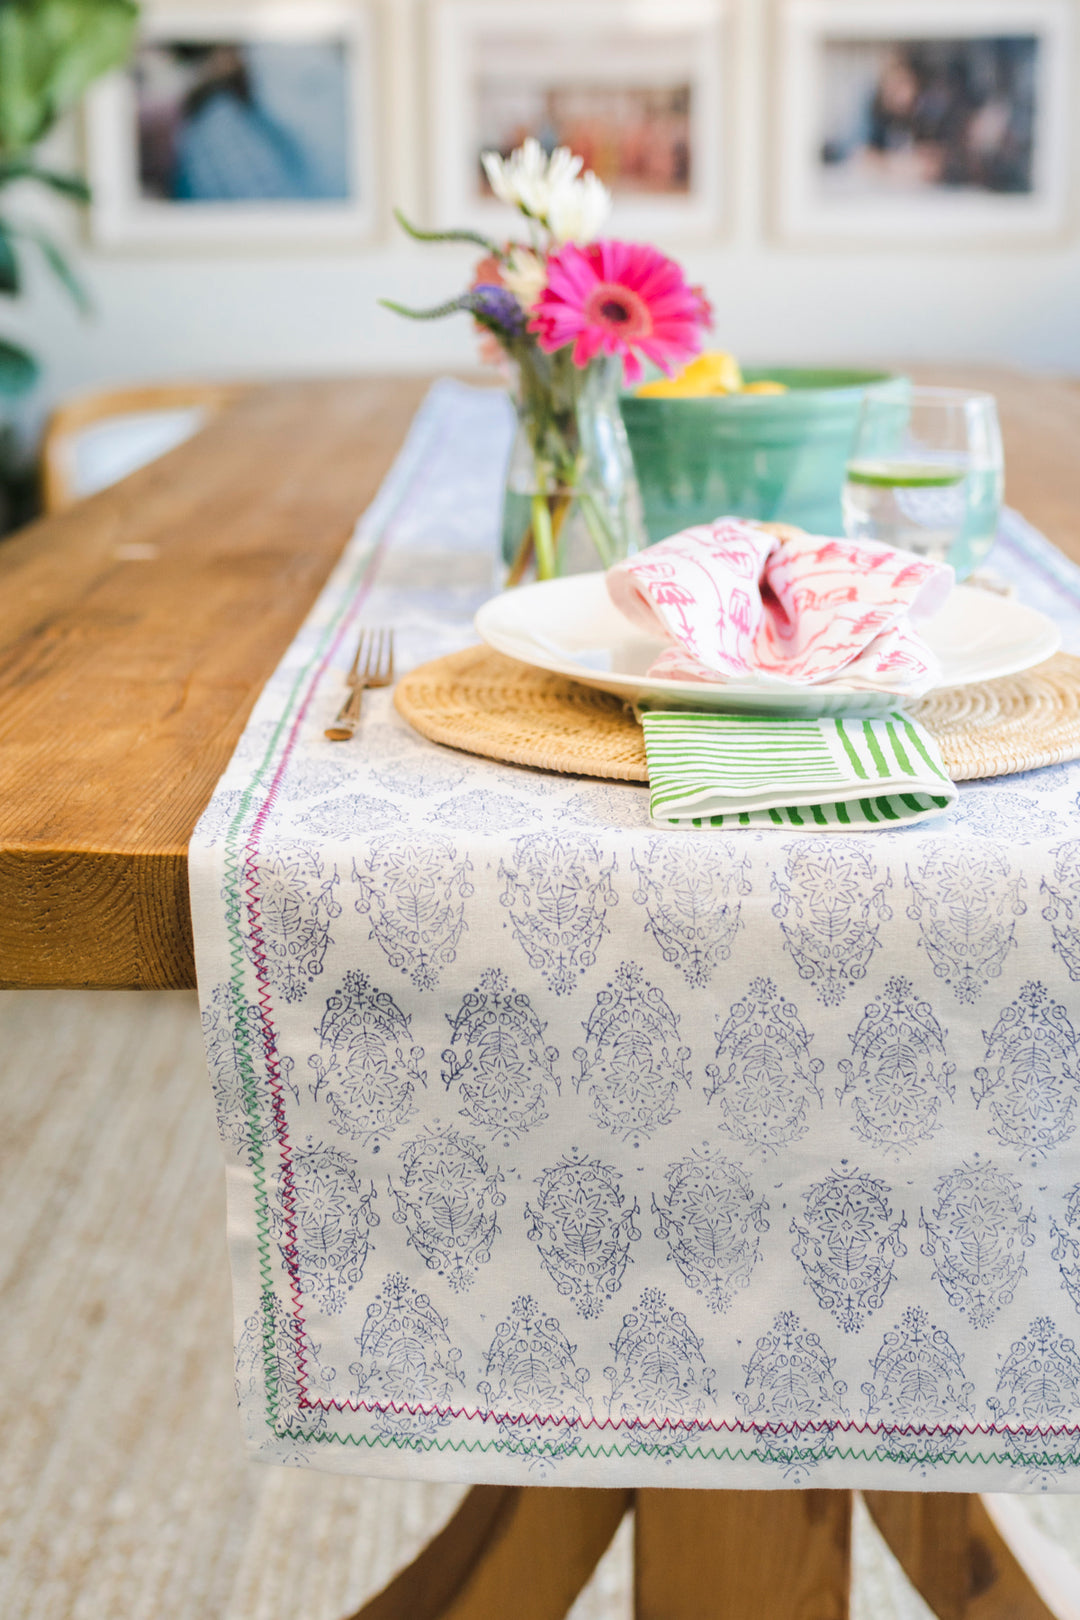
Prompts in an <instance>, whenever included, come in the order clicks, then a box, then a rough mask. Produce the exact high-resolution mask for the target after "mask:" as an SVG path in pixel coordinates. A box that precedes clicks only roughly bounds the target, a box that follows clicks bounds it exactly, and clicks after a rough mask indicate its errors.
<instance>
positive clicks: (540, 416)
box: [502, 350, 647, 585]
mask: <svg viewBox="0 0 1080 1620" xmlns="http://www.w3.org/2000/svg"><path fill="white" fill-rule="evenodd" d="M621 378H622V363H621V361H619V360H610V359H601V360H594V361H592V363H591V364H590V365H588V366H587V367H585V368H584V369H579V368H578V367H575V366H574V365H573V363H572V360H571V357H570V353H569V351H568V350H560V351H559V352H558V353H556V354H554V355H544V354H541V353H540V352H539V351H537V353H536V354H535V356H530V358H529V360H528V361H527V362H523V363H522V364H521V365H519V367H518V378H517V389H516V395H515V407H516V410H517V434H516V436H515V439H514V446H513V450H512V451H511V454H510V462H509V466H508V468H507V474H506V491H505V495H504V500H503V520H502V563H503V568H504V571H505V572H504V583H505V584H506V585H518V584H520V583H521V581H522V580H524V579H526V578H536V579H555V578H558V577H559V576H560V575H563V574H579V573H589V572H592V571H593V570H596V569H600V568H609V567H610V566H611V564H612V563H613V562H617V561H618V560H619V558H621V557H628V556H631V555H632V554H633V553H634V552H636V551H639V550H640V549H641V548H642V547H643V546H644V545H646V544H647V541H646V537H645V526H644V520H643V517H642V506H641V493H640V491H639V489H638V483H637V477H636V475H635V473H634V463H633V459H632V457H631V455H630V445H629V442H628V441H627V437H626V429H625V427H624V426H623V420H622V416H621V415H620V412H619V388H620V383H621Z"/></svg>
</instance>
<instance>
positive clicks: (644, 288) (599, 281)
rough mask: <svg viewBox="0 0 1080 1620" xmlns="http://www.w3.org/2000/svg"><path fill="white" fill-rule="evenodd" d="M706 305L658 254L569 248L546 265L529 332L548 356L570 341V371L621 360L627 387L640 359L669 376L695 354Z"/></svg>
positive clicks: (623, 247)
mask: <svg viewBox="0 0 1080 1620" xmlns="http://www.w3.org/2000/svg"><path fill="white" fill-rule="evenodd" d="M708 325H709V306H708V303H707V302H706V300H705V299H704V297H703V296H702V294H701V293H700V292H699V291H698V290H697V289H696V288H693V287H689V286H687V283H686V281H685V280H684V278H683V273H682V271H681V270H680V269H679V267H678V265H677V264H675V263H674V262H673V261H672V260H671V259H668V258H665V257H664V255H663V254H662V253H658V252H657V250H656V248H653V247H646V246H643V245H639V244H637V243H633V242H592V243H590V244H589V246H588V247H583V248H582V247H578V246H577V245H576V244H575V243H573V242H567V243H566V244H565V246H563V247H561V248H560V249H559V250H558V252H557V253H553V254H552V255H551V257H550V258H549V260H548V263H547V285H546V287H545V288H544V291H543V292H542V293H541V295H540V299H539V301H538V302H537V304H536V305H535V306H534V310H533V318H532V320H531V321H530V322H529V329H530V331H533V332H535V333H536V334H537V341H538V343H539V345H540V347H541V348H542V349H543V350H544V351H545V353H547V354H552V353H554V351H555V350H556V349H562V348H564V347H565V346H566V344H568V343H573V345H574V352H573V361H574V364H575V365H576V366H587V365H588V364H589V362H590V360H592V359H594V358H595V357H596V355H598V354H608V355H621V356H622V361H623V374H624V376H625V378H626V381H627V382H628V383H629V382H637V380H638V378H639V377H640V376H641V362H640V360H639V358H638V356H639V355H644V357H645V358H646V359H647V360H652V361H653V362H654V363H655V364H656V365H658V366H659V367H660V368H661V370H663V371H666V372H667V373H668V374H669V375H670V373H671V372H672V371H673V370H674V369H675V367H676V366H678V365H681V364H685V362H686V361H687V360H690V359H692V358H693V356H694V355H695V354H697V353H698V352H699V350H700V349H701V334H702V330H703V329H704V328H705V327H706V326H708Z"/></svg>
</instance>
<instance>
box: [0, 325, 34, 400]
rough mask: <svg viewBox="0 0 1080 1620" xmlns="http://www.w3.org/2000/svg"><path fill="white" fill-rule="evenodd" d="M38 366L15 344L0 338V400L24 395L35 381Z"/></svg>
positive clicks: (31, 357) (32, 358) (29, 355)
mask: <svg viewBox="0 0 1080 1620" xmlns="http://www.w3.org/2000/svg"><path fill="white" fill-rule="evenodd" d="M37 375H38V364H37V361H36V360H35V359H34V357H33V355H32V354H27V352H26V350H25V349H20V348H19V346H18V344H17V343H9V342H8V341H7V339H6V338H0V398H3V397H6V398H8V399H13V398H15V397H16V396H17V395H19V394H25V393H26V392H27V391H28V389H31V388H32V387H33V386H34V383H35V382H36V381H37Z"/></svg>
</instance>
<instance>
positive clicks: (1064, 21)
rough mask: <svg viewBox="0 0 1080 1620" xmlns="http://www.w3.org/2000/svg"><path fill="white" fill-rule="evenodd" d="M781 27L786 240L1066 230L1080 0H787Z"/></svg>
mask: <svg viewBox="0 0 1080 1620" xmlns="http://www.w3.org/2000/svg"><path fill="white" fill-rule="evenodd" d="M774 24H775V29H776V33H775V41H776V47H777V48H776V52H775V56H776V74H775V80H774V84H773V87H772V93H771V94H770V96H769V98H768V103H767V104H768V105H769V106H770V107H771V108H775V109H777V112H778V116H777V117H776V121H775V125H774V143H775V159H774V175H773V182H774V183H773V205H772V220H773V226H774V234H775V235H776V236H777V237H778V238H779V239H780V240H781V241H782V242H786V243H790V244H793V245H800V246H815V245H822V246H827V245H830V244H837V245H874V244H875V243H876V244H883V243H891V244H893V245H896V246H903V245H904V244H908V243H910V244H912V245H918V246H919V247H926V246H934V245H938V246H952V247H957V246H960V247H962V246H965V245H971V246H984V245H1009V244H1016V245H1023V244H1025V243H1031V244H1033V245H1035V244H1039V243H1046V242H1048V241H1053V240H1057V239H1060V238H1061V237H1062V236H1063V235H1064V234H1065V231H1066V229H1067V226H1068V223H1069V209H1070V203H1071V190H1072V177H1071V168H1072V157H1073V151H1072V148H1073V129H1072V119H1071V114H1070V105H1069V103H1070V96H1071V73H1072V61H1073V48H1074V37H1073V36H1074V25H1075V20H1074V9H1073V4H1072V0H775V12H774Z"/></svg>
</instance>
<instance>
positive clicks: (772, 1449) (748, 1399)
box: [735, 1311, 848, 1483]
mask: <svg viewBox="0 0 1080 1620" xmlns="http://www.w3.org/2000/svg"><path fill="white" fill-rule="evenodd" d="M835 1366H836V1361H835V1358H833V1357H830V1356H829V1354H828V1353H827V1351H826V1349H825V1346H824V1345H823V1344H822V1342H821V1339H820V1338H819V1337H818V1335H817V1334H816V1333H811V1332H810V1331H809V1329H808V1328H804V1327H803V1325H802V1323H801V1322H800V1321H799V1318H798V1317H797V1316H796V1315H795V1313H794V1311H781V1312H780V1313H779V1315H778V1316H777V1317H776V1318H775V1320H774V1322H773V1325H772V1327H771V1328H770V1330H769V1332H768V1333H764V1334H762V1336H761V1338H760V1339H758V1341H757V1343H756V1344H755V1345H754V1350H753V1354H752V1355H751V1357H750V1360H749V1362H748V1363H747V1364H746V1382H745V1384H744V1385H743V1388H742V1390H741V1391H736V1392H735V1401H736V1404H737V1405H738V1406H740V1407H741V1408H742V1412H743V1418H744V1421H745V1422H746V1423H748V1424H750V1425H752V1427H753V1429H754V1431H755V1433H756V1443H755V1446H754V1451H755V1455H757V1456H758V1457H759V1458H761V1460H762V1461H764V1462H774V1463H780V1464H781V1465H782V1466H783V1469H784V1473H785V1475H786V1476H787V1478H789V1479H790V1480H791V1481H792V1482H793V1483H797V1482H798V1481H799V1480H800V1479H802V1478H805V1476H806V1472H807V1470H808V1469H810V1468H812V1467H813V1466H814V1464H815V1463H816V1462H817V1461H818V1460H819V1459H820V1456H821V1454H822V1452H823V1451H826V1450H828V1448H829V1446H830V1444H831V1440H832V1435H833V1433H834V1431H835V1429H836V1425H837V1424H838V1423H844V1422H846V1420H847V1415H848V1414H847V1408H846V1407H845V1405H844V1401H845V1399H846V1396H847V1385H846V1384H845V1383H843V1382H841V1380H840V1379H838V1378H836V1377H835V1376H834V1373H833V1368H834V1367H835Z"/></svg>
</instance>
